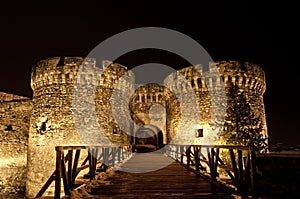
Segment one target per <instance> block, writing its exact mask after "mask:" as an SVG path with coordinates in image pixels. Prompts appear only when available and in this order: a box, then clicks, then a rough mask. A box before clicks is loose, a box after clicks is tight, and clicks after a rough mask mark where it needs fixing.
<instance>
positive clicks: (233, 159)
mask: <svg viewBox="0 0 300 199" xmlns="http://www.w3.org/2000/svg"><path fill="white" fill-rule="evenodd" d="M229 154H230V159H231V165H232V168H233V173H234V178H235V182H234V184H235V185H236V186H238V185H239V172H238V168H237V164H236V160H235V155H234V151H233V149H229Z"/></svg>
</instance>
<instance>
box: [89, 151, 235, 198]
mask: <svg viewBox="0 0 300 199" xmlns="http://www.w3.org/2000/svg"><path fill="white" fill-rule="evenodd" d="M170 160H171V159H169V158H168V157H165V156H164V155H162V154H160V153H136V154H134V156H133V157H132V158H131V159H130V160H128V161H127V162H126V163H124V165H122V167H121V170H123V171H116V172H115V173H114V175H113V176H111V177H109V178H108V179H106V183H102V184H99V185H97V186H94V187H93V188H92V189H91V194H92V195H93V196H95V197H96V198H124V199H125V198H126V199H127V198H135V199H140V198H143V199H144V198H206V199H209V198H222V199H226V198H232V197H230V196H229V195H228V194H226V193H224V192H223V191H222V190H221V189H219V188H218V187H215V186H213V185H211V184H210V183H209V182H207V181H206V180H204V179H202V178H201V177H196V175H195V174H194V173H192V172H190V171H188V170H186V169H185V168H184V167H182V166H180V164H179V163H178V162H175V161H172V162H171V161H170ZM168 162H169V163H170V164H169V165H168V166H166V167H162V166H163V165H166V163H168ZM153 167H156V168H157V167H158V168H160V169H158V170H153V171H150V170H152V168H153ZM124 170H125V171H126V172H124ZM144 170H149V172H146V173H145V172H143V171H144ZM130 171H131V172H130ZM132 172H133V173H132Z"/></svg>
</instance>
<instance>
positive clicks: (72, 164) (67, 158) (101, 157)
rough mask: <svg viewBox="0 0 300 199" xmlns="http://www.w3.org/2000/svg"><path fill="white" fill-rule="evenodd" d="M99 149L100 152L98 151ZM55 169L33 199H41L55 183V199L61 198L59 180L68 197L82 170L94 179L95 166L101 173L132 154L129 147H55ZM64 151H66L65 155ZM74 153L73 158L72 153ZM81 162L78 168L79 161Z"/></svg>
mask: <svg viewBox="0 0 300 199" xmlns="http://www.w3.org/2000/svg"><path fill="white" fill-rule="evenodd" d="M100 149H101V150H100ZM55 150H56V168H55V171H54V172H53V173H52V175H51V176H50V177H49V179H48V180H47V182H46V183H45V184H44V186H43V187H42V188H41V190H40V191H39V192H38V194H37V195H36V197H35V198H39V197H42V196H43V194H44V193H45V192H46V190H47V189H48V188H49V186H50V185H51V183H52V182H53V181H55V193H54V194H55V195H54V198H55V199H60V198H61V185H62V184H61V180H62V182H63V186H64V193H65V195H70V193H71V191H72V190H74V188H76V187H75V180H76V178H77V176H78V175H79V173H80V172H81V171H82V170H84V169H87V168H88V169H89V171H88V177H89V178H90V180H92V179H94V177H95V175H96V170H97V165H99V164H100V165H101V167H102V168H103V171H105V170H106V169H107V168H108V167H110V166H112V167H113V166H114V165H115V164H116V163H120V162H121V161H123V160H124V159H126V158H128V157H130V156H131V154H132V146H131V145H122V146H56V147H55ZM82 150H87V154H88V155H87V157H85V158H82V157H80V156H81V155H82V153H81V151H82ZM65 151H67V153H66V155H64V154H65ZM74 151H75V156H74V153H73V152H74ZM80 159H82V160H83V162H82V163H81V164H80V166H79V160H80Z"/></svg>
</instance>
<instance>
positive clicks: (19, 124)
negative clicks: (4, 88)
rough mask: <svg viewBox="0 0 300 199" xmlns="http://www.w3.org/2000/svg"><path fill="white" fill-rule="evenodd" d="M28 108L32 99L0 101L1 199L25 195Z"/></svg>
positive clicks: (29, 110)
mask: <svg viewBox="0 0 300 199" xmlns="http://www.w3.org/2000/svg"><path fill="white" fill-rule="evenodd" d="M12 99H13V98H9V100H12ZM23 99H26V98H25V97H24V98H23ZM6 100H8V99H7V98H6ZM31 108H32V102H31V100H23V101H13V100H12V101H5V102H0V198H12V199H14V198H18V199H19V198H21V196H22V195H24V191H25V183H26V172H27V161H26V159H27V142H28V133H29V120H30V113H31Z"/></svg>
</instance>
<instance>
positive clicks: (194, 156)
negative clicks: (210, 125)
mask: <svg viewBox="0 0 300 199" xmlns="http://www.w3.org/2000/svg"><path fill="white" fill-rule="evenodd" d="M166 153H167V155H169V156H170V157H172V158H174V159H176V160H178V161H179V162H180V163H181V164H182V165H183V166H185V167H186V168H187V169H189V170H192V171H193V172H195V173H196V175H201V176H202V177H204V178H206V179H207V180H209V181H210V182H211V183H213V184H218V185H221V186H222V187H226V189H227V190H228V191H230V192H233V193H236V194H237V195H241V196H245V195H246V196H253V197H255V196H256V188H255V185H256V175H257V174H256V161H255V159H256V153H255V151H254V150H253V149H252V148H251V147H248V146H228V145H168V148H167V150H166Z"/></svg>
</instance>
